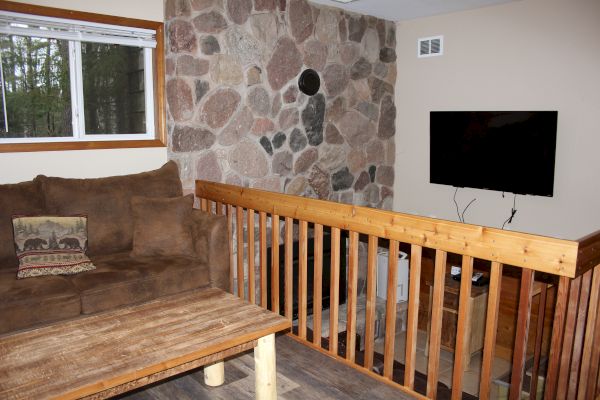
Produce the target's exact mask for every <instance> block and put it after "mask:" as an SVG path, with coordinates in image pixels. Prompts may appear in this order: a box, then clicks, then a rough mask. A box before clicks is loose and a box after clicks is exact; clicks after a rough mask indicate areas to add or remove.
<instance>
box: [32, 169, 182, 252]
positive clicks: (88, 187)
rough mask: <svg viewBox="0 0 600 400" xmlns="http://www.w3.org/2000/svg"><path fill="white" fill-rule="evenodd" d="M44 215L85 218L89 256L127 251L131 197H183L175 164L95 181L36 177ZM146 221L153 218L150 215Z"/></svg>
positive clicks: (129, 245)
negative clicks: (43, 203) (86, 220)
mask: <svg viewBox="0 0 600 400" xmlns="http://www.w3.org/2000/svg"><path fill="white" fill-rule="evenodd" d="M36 180H39V182H40V184H41V188H42V192H43V193H44V198H45V206H46V210H45V211H46V212H47V213H49V214H52V215H76V214H86V215H87V216H88V254H90V255H95V254H103V253H115V252H119V251H126V250H130V249H131V247H132V242H133V218H132V215H131V206H130V200H131V197H133V196H146V197H177V196H181V195H182V187H181V181H180V180H179V170H178V168H177V164H175V162H173V161H169V162H168V163H167V164H165V165H164V166H162V167H161V168H159V169H157V170H154V171H149V172H142V173H139V174H132V175H123V176H112V177H108V178H95V179H67V178H55V177H47V176H42V175H40V176H38V177H37V178H36ZM148 218H152V216H151V215H149V216H148Z"/></svg>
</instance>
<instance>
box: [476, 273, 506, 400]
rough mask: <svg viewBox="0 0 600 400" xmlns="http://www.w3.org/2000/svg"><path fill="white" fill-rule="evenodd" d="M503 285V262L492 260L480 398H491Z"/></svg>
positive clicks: (483, 399) (482, 399)
mask: <svg viewBox="0 0 600 400" xmlns="http://www.w3.org/2000/svg"><path fill="white" fill-rule="evenodd" d="M501 286H502V264H500V263H498V262H492V267H491V269H490V286H489V289H488V304H487V314H486V318H485V339H484V344H483V360H482V362H481V381H480V384H479V398H480V399H481V400H487V399H489V398H490V381H491V379H492V364H493V362H494V349H495V347H496V331H497V328H498V308H499V306H500V289H501Z"/></svg>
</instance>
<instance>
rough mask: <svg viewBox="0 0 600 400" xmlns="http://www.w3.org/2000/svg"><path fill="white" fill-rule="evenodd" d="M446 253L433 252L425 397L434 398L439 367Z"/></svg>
mask: <svg viewBox="0 0 600 400" xmlns="http://www.w3.org/2000/svg"><path fill="white" fill-rule="evenodd" d="M447 258H448V253H446V252H445V251H442V250H436V252H435V271H434V276H433V296H432V299H431V307H432V308H431V333H430V335H429V360H428V363H427V397H431V398H435V397H436V395H437V384H438V375H439V366H440V346H441V341H442V312H443V306H444V282H445V278H446V260H447Z"/></svg>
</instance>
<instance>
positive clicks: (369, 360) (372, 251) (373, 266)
mask: <svg viewBox="0 0 600 400" xmlns="http://www.w3.org/2000/svg"><path fill="white" fill-rule="evenodd" d="M377 240H378V239H377V236H373V235H369V250H368V254H367V258H368V262H367V298H366V303H367V304H366V317H365V362H364V366H365V368H366V369H368V370H371V369H373V348H374V345H375V306H376V301H377V300H376V296H375V292H376V286H375V284H376V283H377ZM393 357H394V356H393V355H392V359H393Z"/></svg>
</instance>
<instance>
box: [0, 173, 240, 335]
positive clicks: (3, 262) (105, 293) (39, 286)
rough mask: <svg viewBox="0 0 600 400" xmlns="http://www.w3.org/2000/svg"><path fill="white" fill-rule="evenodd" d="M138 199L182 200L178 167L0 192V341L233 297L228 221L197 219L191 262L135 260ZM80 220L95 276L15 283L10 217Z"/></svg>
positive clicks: (38, 182) (49, 180)
mask: <svg viewBox="0 0 600 400" xmlns="http://www.w3.org/2000/svg"><path fill="white" fill-rule="evenodd" d="M133 196H144V197H153V198H174V197H178V196H182V189H181V181H180V180H179V174H178V169H177V165H176V164H175V163H174V162H168V163H167V164H165V165H164V166H163V167H161V168H160V169H158V170H155V171H150V172H144V173H140V174H133V175H125V176H115V177H108V178H99V179H65V178H55V177H46V176H41V175H40V176H38V177H36V178H35V179H34V180H32V181H29V182H23V183H18V184H6V185H0V334H3V333H7V332H13V331H16V330H20V329H25V328H31V327H35V326H39V325H43V324H48V323H51V322H53V321H58V320H63V319H68V318H73V317H77V316H79V315H82V314H92V313H96V312H100V311H105V310H110V309H114V308H116V307H121V306H125V305H128V304H133V303H138V302H143V301H148V300H151V299H154V298H157V297H160V296H165V295H170V294H175V293H179V292H182V291H186V290H191V289H196V288H202V287H207V286H212V287H220V288H223V289H225V290H228V289H229V288H228V285H229V257H228V254H229V251H228V248H227V246H228V240H227V225H226V224H227V222H226V219H225V218H224V217H221V216H214V215H210V214H208V213H204V212H201V211H199V210H194V211H193V213H192V221H191V231H192V235H193V240H194V254H193V255H192V256H190V255H187V256H169V257H166V256H158V257H156V256H153V257H148V256H145V257H133V256H131V255H130V252H131V250H132V245H133V232H134V226H133V225H134V224H133V216H132V210H131V199H132V197H133ZM76 214H86V215H87V216H88V243H89V248H88V251H87V255H88V256H89V257H90V259H91V260H92V262H93V263H94V265H95V266H96V269H95V270H92V271H87V272H82V273H79V274H76V275H65V276H62V275H61V276H43V277H31V278H25V279H16V274H17V266H18V262H17V258H16V255H15V249H14V241H13V233H12V223H11V218H12V216H13V215H76ZM152 217H153V216H149V218H152Z"/></svg>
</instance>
